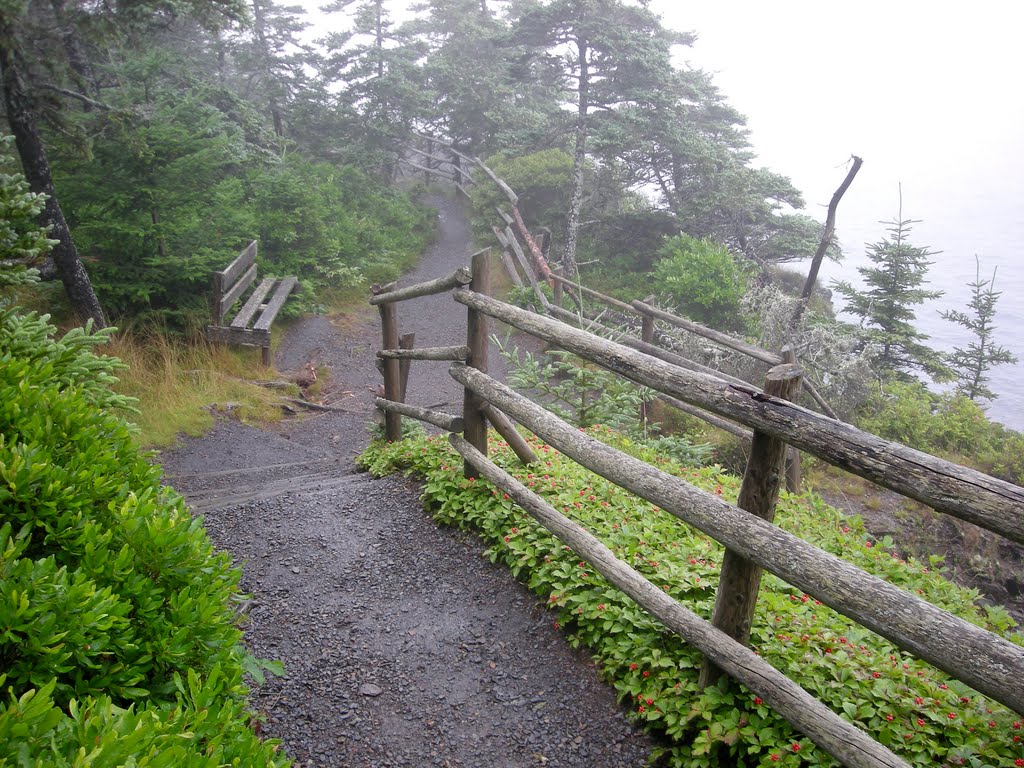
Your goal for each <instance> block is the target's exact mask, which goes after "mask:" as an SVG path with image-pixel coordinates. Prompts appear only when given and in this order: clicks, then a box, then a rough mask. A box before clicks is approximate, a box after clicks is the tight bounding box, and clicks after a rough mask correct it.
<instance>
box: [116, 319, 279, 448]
mask: <svg viewBox="0 0 1024 768" xmlns="http://www.w3.org/2000/svg"><path fill="white" fill-rule="evenodd" d="M102 352H103V353H104V354H107V355H112V356H114V357H118V358H120V359H121V360H122V361H123V362H124V363H125V364H126V365H127V366H128V367H127V368H126V369H124V370H122V371H120V373H119V374H118V378H119V379H120V381H119V383H118V385H117V387H116V390H117V392H119V393H120V394H124V395H129V396H131V397H134V398H136V399H137V400H138V401H139V402H138V409H139V413H136V414H129V415H128V418H129V420H130V421H132V422H134V423H135V424H136V426H137V427H138V429H139V435H138V439H139V442H140V444H141V445H143V446H144V447H150V448H165V447H170V446H173V445H174V444H175V443H176V442H177V440H178V437H179V436H180V435H182V434H184V435H188V436H190V437H198V436H199V435H202V434H203V433H205V432H206V431H207V430H209V429H210V428H211V427H212V426H213V423H214V414H215V413H217V412H218V411H219V412H230V413H231V415H232V416H234V417H236V418H238V419H240V420H241V421H244V422H247V423H248V422H260V423H266V422H273V421H277V420H278V419H280V418H281V409H280V408H279V407H278V405H277V402H278V399H279V393H275V392H273V391H271V390H268V389H265V388H263V387H260V386H258V385H256V384H253V383H250V381H249V380H251V379H259V378H263V379H266V378H272V376H271V375H270V373H269V371H268V370H267V369H266V368H264V367H263V366H262V365H261V364H260V361H259V355H260V353H259V350H257V349H249V348H246V347H242V348H228V347H225V346H221V345H214V344H210V343H208V342H206V341H205V340H202V339H198V340H185V339H181V338H176V337H171V336H168V335H167V334H163V333H160V332H159V331H156V330H146V331H136V330H129V331H125V332H123V333H121V334H119V335H118V336H117V337H116V338H115V339H114V340H113V341H112V342H111V343H110V344H108V345H106V346H105V347H103V348H102Z"/></svg>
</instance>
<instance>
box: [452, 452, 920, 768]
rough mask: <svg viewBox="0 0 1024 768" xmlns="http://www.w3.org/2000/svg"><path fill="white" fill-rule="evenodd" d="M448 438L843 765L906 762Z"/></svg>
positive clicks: (898, 766)
mask: <svg viewBox="0 0 1024 768" xmlns="http://www.w3.org/2000/svg"><path fill="white" fill-rule="evenodd" d="M448 439H449V441H450V442H451V443H452V446H453V447H454V448H455V450H456V451H458V452H459V454H461V455H462V457H463V458H464V459H465V460H466V463H467V464H469V465H471V466H472V467H473V469H474V470H475V471H476V472H477V473H479V474H480V475H481V476H483V477H484V478H486V479H487V480H488V481H490V482H491V483H492V484H493V485H494V486H495V487H497V488H500V489H502V490H503V491H504V492H505V493H507V494H508V495H509V496H511V497H512V499H513V500H514V501H515V502H516V503H517V504H518V505H519V506H520V507H522V508H523V509H524V510H525V511H526V512H528V513H529V514H530V515H532V516H533V517H534V518H536V519H537V521H538V522H540V524H541V525H543V526H544V527H545V528H547V529H548V530H549V531H551V532H552V533H553V534H554V535H555V536H556V537H557V538H558V539H559V540H561V541H562V542H563V543H564V544H566V545H568V546H570V547H572V549H573V551H574V552H576V553H577V554H578V555H579V556H580V557H582V558H583V559H584V560H586V561H587V562H588V563H590V564H591V565H592V566H593V567H594V570H596V571H597V572H598V573H600V574H601V575H602V576H604V577H605V578H606V579H607V580H608V581H609V582H610V583H611V584H612V585H614V586H615V587H618V588H619V589H621V590H622V591H623V592H625V593H626V594H627V595H629V596H630V597H631V598H633V599H634V600H635V601H636V602H637V603H639V604H640V605H641V606H642V607H643V608H644V609H645V610H647V611H648V612H650V613H651V614H652V615H653V616H654V617H655V618H657V619H658V620H659V621H660V622H661V623H662V624H664V625H665V626H666V627H668V628H669V629H671V630H672V631H673V632H676V633H678V634H679V635H680V636H681V637H683V638H684V639H685V640H686V641H687V642H689V643H692V644H693V645H694V646H695V647H696V648H698V649H699V650H700V651H701V652H702V653H703V654H705V656H706V657H707V658H709V659H712V660H713V661H714V663H715V664H716V665H718V666H719V667H721V668H722V669H723V670H724V671H725V672H727V673H728V674H729V675H730V676H732V677H733V678H735V679H736V680H739V681H740V682H741V683H743V684H744V685H746V686H747V687H748V688H749V689H750V690H752V691H754V692H755V693H756V694H757V695H759V696H761V697H762V698H763V699H764V700H765V702H767V703H768V705H769V706H771V707H772V708H773V709H774V710H775V711H776V712H778V713H779V714H780V715H782V716H783V717H784V718H785V719H786V720H788V721H789V722H791V723H793V724H794V725H795V726H796V727H797V728H799V729H800V730H801V731H802V732H803V733H805V734H807V736H808V737H809V738H811V739H812V740H813V741H814V743H815V744H818V745H819V746H820V747H822V748H823V749H824V750H825V751H826V752H828V753H829V754H831V755H832V756H833V757H835V758H836V759H838V760H840V761H841V762H842V763H843V764H844V765H847V766H850V768H879V767H880V766H881V767H883V768H909V765H908V764H907V763H905V762H904V761H903V760H901V759H900V758H898V757H897V756H896V755H894V754H893V753H892V752H890V751H889V750H888V749H886V748H885V747H883V746H882V745H881V744H879V743H878V742H876V741H874V740H873V739H872V738H870V737H869V736H867V735H866V734H865V733H864V732H863V731H861V730H860V729H859V728H857V727H855V726H853V725H851V724H850V723H848V722H846V721H845V720H843V719H842V718H841V717H839V715H837V714H836V713H835V712H833V711H832V710H831V709H829V708H828V707H827V706H825V705H824V704H822V703H821V702H820V701H818V700H817V699H815V698H814V697H813V696H811V695H810V694H809V693H807V692H806V691H805V690H804V689H803V688H801V687H800V686H799V685H797V684H796V683H794V682H793V681H792V680H790V679H789V678H788V677H786V676H785V675H784V674H782V673H781V672H779V671H778V670H777V669H775V668H774V667H772V666H771V665H770V664H768V662H766V661H764V660H763V659H761V658H760V657H759V656H757V655H756V654H755V653H754V652H753V651H751V650H750V649H749V648H746V647H745V646H743V645H741V644H740V643H737V642H736V641H735V640H733V639H732V638H730V637H729V636H728V635H726V634H725V633H723V632H722V631H720V630H717V629H715V628H714V627H713V626H711V625H710V624H709V623H708V622H706V621H704V620H703V619H702V618H700V617H699V616H697V615H696V614H695V613H693V612H692V611H690V610H688V609H687V608H685V607H684V606H683V605H681V604H680V603H678V602H676V601H675V600H673V599H672V598H671V597H669V596H668V595H666V594H665V593H664V592H663V591H662V590H661V589H659V588H658V587H656V586H655V585H654V584H652V583H651V582H649V581H648V580H647V579H645V578H644V577H643V576H642V575H641V574H639V573H637V572H636V571H635V570H633V569H632V568H630V567H629V566H628V565H626V564H625V563H623V562H622V561H620V560H618V559H617V558H616V557H615V554H614V553H613V552H612V551H611V550H610V549H608V547H606V546H605V545H604V544H602V543H601V542H600V541H599V540H598V539H597V538H596V537H594V536H593V535H592V534H590V533H588V532H587V531H585V530H584V529H583V528H582V527H581V526H579V525H578V524H576V523H574V522H573V521H572V520H570V519H568V518H567V517H565V516H564V515H562V514H560V513H559V512H558V511H556V510H555V509H554V507H552V506H551V505H550V504H548V503H547V502H546V501H544V500H543V499H542V498H540V497H539V496H537V495H536V494H534V493H533V492H532V491H530V490H529V489H528V488H527V487H526V486H524V485H523V484H522V483H520V482H519V481H518V480H516V479H515V478H514V477H512V476H511V475H509V474H508V473H507V472H505V471H504V470H502V469H501V468H500V467H498V466H497V465H496V464H494V463H493V462H492V461H490V460H488V459H487V457H486V456H484V455H483V454H482V453H480V452H479V451H477V450H475V449H474V448H473V447H472V446H471V445H469V443H467V442H466V441H465V440H464V439H462V438H460V437H459V436H458V435H450V436H449V438H448Z"/></svg>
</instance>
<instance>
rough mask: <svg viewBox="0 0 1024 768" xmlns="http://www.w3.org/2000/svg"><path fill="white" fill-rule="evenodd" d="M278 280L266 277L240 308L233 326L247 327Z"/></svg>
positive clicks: (232, 322) (232, 323)
mask: <svg viewBox="0 0 1024 768" xmlns="http://www.w3.org/2000/svg"><path fill="white" fill-rule="evenodd" d="M276 282H277V278H276V277H265V278H263V280H262V282H260V284H259V286H257V288H256V290H255V291H253V293H252V296H250V297H249V300H248V301H246V302H245V305H244V306H243V307H242V308H241V309H240V310H238V314H237V315H235V319H234V320H232V321H231V327H232V328H247V327H248V326H249V321H250V320H252V317H253V315H255V314H256V312H257V311H258V310H259V308H260V305H261V304H262V303H263V299H264V298H265V297H266V295H267V294H268V293H270V289H271V288H273V287H274V283H276Z"/></svg>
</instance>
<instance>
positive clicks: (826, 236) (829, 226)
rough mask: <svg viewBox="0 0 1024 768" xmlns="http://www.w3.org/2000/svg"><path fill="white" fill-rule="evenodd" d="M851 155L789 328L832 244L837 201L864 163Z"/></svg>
mask: <svg viewBox="0 0 1024 768" xmlns="http://www.w3.org/2000/svg"><path fill="white" fill-rule="evenodd" d="M851 157H852V158H853V165H852V166H851V167H850V170H849V172H848V173H847V174H846V178H845V179H843V183H842V184H840V185H839V189H837V190H836V191H835V194H833V195H832V200H831V201H830V202H829V204H828V216H826V217H825V230H824V231H823V232H822V233H821V242H819V243H818V250H816V251H815V252H814V258H813V259H811V268H810V270H809V271H808V273H807V282H805V283H804V290H803V293H801V294H800V303H799V304H797V305H796V310H795V311H794V312H793V319H792V320H790V323H789V325H790V328H796V326H797V324H798V323H799V322H800V318H801V317H803V314H804V310H805V309H807V304H808V303H809V302H810V300H811V293H812V292H813V291H814V284H815V283H816V282H817V281H818V270H819V269H821V262H822V261H823V260H824V258H825V252H826V251H828V247H829V246H830V245H831V244H832V236H833V235H834V234H835V231H836V209H838V208H839V201H840V200H842V199H843V195H845V194H846V190H847V189H849V188H850V185H851V184H852V183H853V179H854V177H856V175H857V172H858V171H859V170H860V167H861V165H863V164H864V161H863V160H862V159H861V158H859V157H857V156H856V155H851Z"/></svg>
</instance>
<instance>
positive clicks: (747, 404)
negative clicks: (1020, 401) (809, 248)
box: [453, 289, 1024, 543]
mask: <svg viewBox="0 0 1024 768" xmlns="http://www.w3.org/2000/svg"><path fill="white" fill-rule="evenodd" d="M453 297H454V298H455V300H456V301H458V302H459V303H461V304H465V305H466V306H468V307H472V308H473V309H475V310H477V311H478V312H482V313H484V314H486V315H489V316H490V317H493V318H494V319H496V320H500V321H501V322H503V323H506V324H507V325H510V326H512V327H514V328H517V329H519V330H521V331H524V332H526V333H529V334H530V335H532V336H535V337H537V338H539V339H542V340H544V341H546V342H548V343H550V344H557V345H558V346H559V347H560V348H562V349H565V350H568V351H569V352H572V353H573V354H575V355H578V356H579V357H581V358H583V359H585V360H589V361H590V362H593V363H597V364H598V365H601V366H602V367H604V368H606V369H608V370H610V371H613V372H615V373H618V374H621V375H622V376H624V377H625V378H627V379H629V380H631V381H634V382H636V383H637V384H640V385H642V386H646V387H650V388H651V389H656V390H658V391H659V392H662V393H664V394H666V395H671V396H672V397H675V398H678V399H679V400H682V401H683V402H685V403H689V404H691V405H695V406H698V407H700V408H703V409H704V410H707V411H710V412H712V413H714V414H717V415H719V416H722V417H724V418H727V419H729V420H731V421H735V422H738V423H740V424H744V425H746V426H748V427H751V428H752V429H757V430H760V431H762V432H764V433H766V434H769V435H772V436H774V437H777V438H779V439H781V440H784V441H786V442H787V443H788V444H789V445H793V446H795V447H797V448H799V449H800V450H802V451H806V452H807V453H810V454H813V455H814V456H817V457H818V458H820V459H824V460H825V461H827V462H829V463H830V464H833V465H834V466H837V467H840V468H842V469H845V470H847V471H849V472H852V473H854V474H856V475H860V476H861V477H864V478H865V479H867V480H870V481H872V482H873V483H877V484H878V485H881V486H883V487H885V488H889V489H890V490H893V491H896V492H897V493H900V494H902V495H904V496H907V497H909V498H911V499H914V500H915V501H919V502H921V503H922V504H927V505H928V506H930V507H932V508H933V509H935V510H937V511H939V512H945V513H947V514H951V515H953V516H955V517H959V518H960V519H962V520H966V521H967V522H970V523H974V524H975V525H979V526H981V527H982V528H986V529H988V530H990V531H993V532H995V533H998V534H1000V535H1002V536H1005V537H1006V538H1008V539H1010V540H1012V541H1015V542H1017V543H1024V488H1021V487H1019V486H1016V485H1013V484H1011V483H1007V482H1004V481H1002V480H997V479H996V478H994V477H991V476H989V475H986V474H983V473H982V472H978V471H977V470H973V469H969V468H967V467H962V466H960V465H958V464H954V463H952V462H950V461H946V460H944V459H939V458H937V457H935V456H931V455H929V454H926V453H922V452H921V451H916V450H914V449H912V448H908V447H907V446H905V445H901V444H900V443H895V442H892V441H890V440H883V439H882V438H880V437H877V436H875V435H872V434H869V433H867V432H863V431H861V430H859V429H857V428H856V427H853V426H851V425H849V424H845V423H843V422H840V421H836V420H834V419H830V418H827V417H824V416H822V415H820V414H818V413H815V412H813V411H809V410H807V409H806V408H801V407H800V406H798V405H795V404H793V403H790V402H786V401H782V400H777V399H775V398H771V397H768V396H766V395H764V393H763V392H761V391H760V390H758V389H756V388H754V387H749V386H746V387H740V386H737V385H735V384H726V383H724V382H722V381H721V380H719V379H716V378H714V377H712V376H708V375H705V374H702V373H697V372H694V371H688V370H685V369H682V368H678V367H676V366H674V365H670V364H668V363H665V362H662V361H661V360H656V359H652V358H651V357H649V356H647V355H644V354H642V353H640V352H637V351H635V350H632V349H630V348H628V347H626V346H624V345H622V344H617V343H615V342H612V341H608V340H606V339H602V338H601V337H599V336H595V335H594V334H592V333H588V332H587V331H583V330H580V329H577V328H573V327H572V326H570V325H567V324H566V323H561V322H559V321H557V320H554V319H551V318H548V317H543V316H540V315H537V314H535V313H532V312H528V311H526V310H523V309H519V308H518V307H514V306H511V305H509V304H505V303H504V302H501V301H498V300H496V299H492V298H490V297H488V296H484V295H482V294H479V293H474V292H472V291H467V290H465V289H461V290H456V291H455V292H454V293H453Z"/></svg>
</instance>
